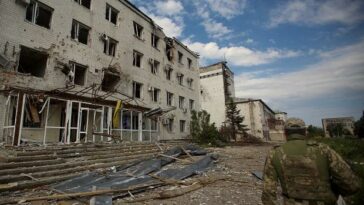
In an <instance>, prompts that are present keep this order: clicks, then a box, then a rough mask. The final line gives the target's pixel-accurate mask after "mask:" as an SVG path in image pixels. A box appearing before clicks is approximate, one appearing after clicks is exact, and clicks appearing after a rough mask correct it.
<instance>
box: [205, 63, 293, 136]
mask: <svg viewBox="0 0 364 205" xmlns="http://www.w3.org/2000/svg"><path fill="white" fill-rule="evenodd" d="M200 84H201V85H200V87H201V92H200V99H201V108H202V109H203V110H206V111H207V112H208V113H210V115H211V117H210V119H211V122H213V123H215V125H216V126H217V127H218V128H220V127H221V126H224V125H226V104H227V103H229V102H230V101H229V99H232V101H233V103H235V104H236V107H237V109H238V110H240V114H241V115H243V116H244V122H243V124H245V125H246V126H247V129H249V130H248V131H247V132H248V134H251V135H253V136H255V137H257V138H260V139H263V140H266V141H285V140H286V137H285V134H284V122H285V120H286V118H287V113H285V112H277V113H276V112H275V111H273V110H272V109H271V108H270V107H269V106H268V105H267V104H266V103H265V102H264V101H263V100H261V99H246V98H237V97H235V85H234V73H233V72H232V71H231V69H230V68H229V67H228V65H227V62H226V61H222V62H218V63H215V64H212V65H209V66H206V67H201V68H200ZM238 138H240V137H238Z"/></svg>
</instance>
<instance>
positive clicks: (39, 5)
mask: <svg viewBox="0 0 364 205" xmlns="http://www.w3.org/2000/svg"><path fill="white" fill-rule="evenodd" d="M32 4H33V8H32V11H31V17H30V18H31V19H28V7H29V6H30V5H32ZM39 8H42V9H44V10H47V11H49V12H50V13H51V15H50V18H49V24H48V27H47V26H43V25H40V24H38V23H37V17H38V14H39ZM25 12H26V14H25V20H26V21H28V22H30V23H32V24H35V25H37V26H40V27H43V28H46V29H49V30H50V29H51V25H52V20H53V12H54V9H53V8H52V7H50V6H48V5H46V4H44V3H42V2H39V1H37V0H31V1H30V3H29V4H28V5H27V8H26V11H25Z"/></svg>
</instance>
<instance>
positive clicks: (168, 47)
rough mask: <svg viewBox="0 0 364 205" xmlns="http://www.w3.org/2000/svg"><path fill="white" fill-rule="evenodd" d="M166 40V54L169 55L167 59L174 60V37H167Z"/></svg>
mask: <svg viewBox="0 0 364 205" xmlns="http://www.w3.org/2000/svg"><path fill="white" fill-rule="evenodd" d="M164 40H165V42H166V55H167V59H168V60H169V61H172V60H173V57H174V53H173V39H172V38H168V37H166V38H165V39H164Z"/></svg>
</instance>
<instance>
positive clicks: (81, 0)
mask: <svg viewBox="0 0 364 205" xmlns="http://www.w3.org/2000/svg"><path fill="white" fill-rule="evenodd" d="M83 1H84V0H74V2H76V3H77V4H79V5H81V6H83V7H84V8H86V9H89V10H91V4H92V0H89V1H90V7H87V6H85V5H83V4H82V2H83Z"/></svg>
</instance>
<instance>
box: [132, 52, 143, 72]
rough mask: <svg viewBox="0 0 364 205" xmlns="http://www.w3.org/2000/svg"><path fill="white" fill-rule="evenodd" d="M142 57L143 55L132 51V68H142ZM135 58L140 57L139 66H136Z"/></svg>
mask: <svg viewBox="0 0 364 205" xmlns="http://www.w3.org/2000/svg"><path fill="white" fill-rule="evenodd" d="M143 56H144V54H143V53H141V52H139V51H137V50H133V66H134V67H137V68H142V62H143ZM137 57H140V59H139V66H138V65H137V62H138V61H137Z"/></svg>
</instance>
